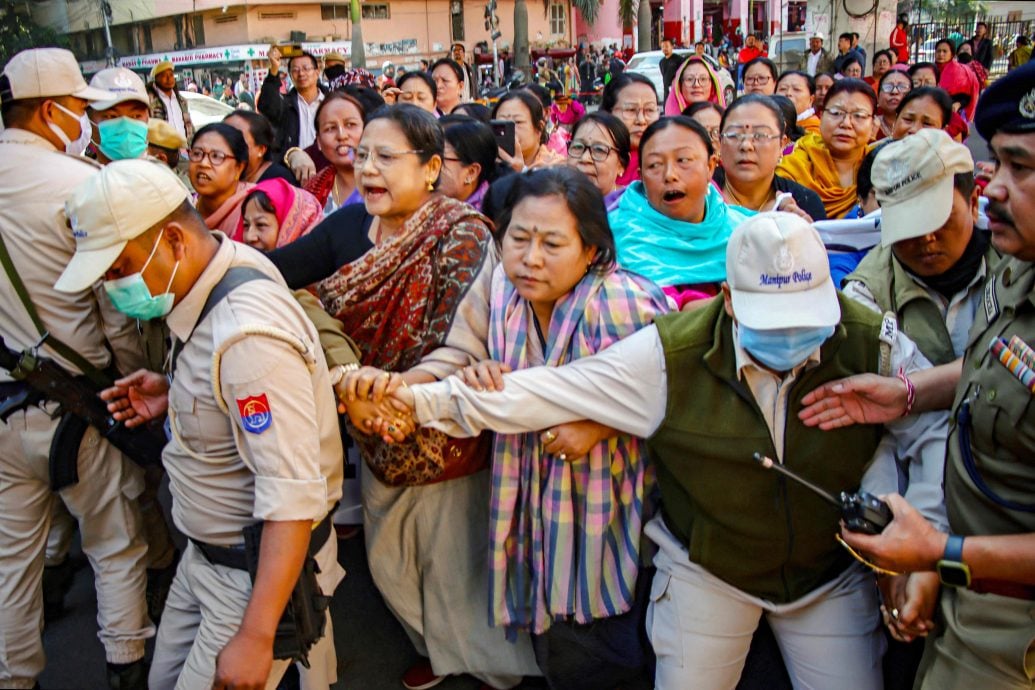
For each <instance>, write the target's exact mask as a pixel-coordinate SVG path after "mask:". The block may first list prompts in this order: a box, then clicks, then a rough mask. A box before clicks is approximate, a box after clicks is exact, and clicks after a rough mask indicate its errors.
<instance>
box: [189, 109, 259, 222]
mask: <svg viewBox="0 0 1035 690" xmlns="http://www.w3.org/2000/svg"><path fill="white" fill-rule="evenodd" d="M187 155H188V157H189V158H190V167H189V168H188V175H189V176H190V183H191V186H192V187H194V191H195V192H196V195H195V197H194V206H195V207H196V208H197V209H198V212H199V213H200V214H201V215H202V216H203V217H204V218H205V225H207V226H208V227H209V228H210V229H212V230H219V231H221V232H223V234H225V235H226V236H227V237H232V236H233V235H234V234H235V233H236V232H237V228H238V226H239V225H240V223H241V202H243V201H244V198H245V197H246V196H248V192H249V190H251V188H252V187H254V186H255V185H253V184H252V183H250V182H242V181H241V176H242V175H244V170H245V168H246V167H247V166H248V144H247V143H246V142H245V140H244V135H243V134H241V132H240V131H238V130H236V129H234V128H233V127H231V126H230V125H228V124H226V123H223V122H213V123H212V124H208V125H205V126H204V127H202V128H201V129H199V130H198V131H197V132H196V133H195V134H194V141H192V142H191V144H190V150H189V151H188V152H187Z"/></svg>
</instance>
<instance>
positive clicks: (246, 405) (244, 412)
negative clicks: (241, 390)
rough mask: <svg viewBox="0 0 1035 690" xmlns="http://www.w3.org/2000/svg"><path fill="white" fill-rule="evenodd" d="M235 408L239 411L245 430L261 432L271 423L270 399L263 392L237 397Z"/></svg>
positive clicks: (254, 432)
mask: <svg viewBox="0 0 1035 690" xmlns="http://www.w3.org/2000/svg"><path fill="white" fill-rule="evenodd" d="M237 410H238V411H239V412H240V413H241V425H242V426H243V427H244V430H245V431H249V432H251V433H253V434H261V433H262V432H264V431H266V429H269V428H270V425H271V424H272V423H273V413H272V412H271V411H270V401H269V400H268V399H267V398H266V394H265V393H261V394H259V395H249V396H248V397H247V398H238V399H237Z"/></svg>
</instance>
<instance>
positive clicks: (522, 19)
mask: <svg viewBox="0 0 1035 690" xmlns="http://www.w3.org/2000/svg"><path fill="white" fill-rule="evenodd" d="M514 71H516V72H521V73H522V74H523V75H525V79H526V80H527V79H528V78H529V77H530V76H531V72H530V64H529V61H528V5H526V4H525V0H514Z"/></svg>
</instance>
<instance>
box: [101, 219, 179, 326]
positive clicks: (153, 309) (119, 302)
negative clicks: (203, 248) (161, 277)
mask: <svg viewBox="0 0 1035 690" xmlns="http://www.w3.org/2000/svg"><path fill="white" fill-rule="evenodd" d="M163 232H165V229H164V228H163V229H162V230H161V231H160V232H159V233H158V238H157V239H155V246H154V247H153V248H152V249H151V254H150V255H149V256H148V257H147V261H145V262H144V266H143V268H141V269H140V272H139V273H134V274H133V275H128V276H124V277H122V278H118V279H117V280H106V281H104V290H105V292H107V293H108V297H109V299H111V303H112V305H113V306H114V307H115V308H116V309H118V310H119V311H120V312H122V313H123V314H125V315H126V316H129V317H130V318H134V319H140V320H141V321H150V320H151V319H160V318H162V317H163V316H165V315H166V314H168V313H169V312H170V311H172V308H173V302H174V301H175V299H176V298H175V295H173V294H172V293H171V292H169V289H170V288H171V287H172V282H173V278H175V277H176V271H177V270H178V269H179V268H180V262H179V261H177V262H176V265H175V266H173V271H172V275H171V276H169V284H168V285H167V286H166V288H165V292H163V293H162V294H160V295H158V296H157V297H152V296H151V290H150V289H148V287H147V283H145V282H144V271H145V270H146V269H147V266H148V264H150V263H151V259H153V258H154V255H155V252H156V251H158V242H159V241H161V239H162V233H163Z"/></svg>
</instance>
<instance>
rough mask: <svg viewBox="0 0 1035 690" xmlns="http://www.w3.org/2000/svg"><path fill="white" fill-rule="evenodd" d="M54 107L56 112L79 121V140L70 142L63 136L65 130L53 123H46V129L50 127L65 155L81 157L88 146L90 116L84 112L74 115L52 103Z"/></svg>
mask: <svg viewBox="0 0 1035 690" xmlns="http://www.w3.org/2000/svg"><path fill="white" fill-rule="evenodd" d="M54 105H56V106H57V107H58V110H60V111H61V112H63V113H65V114H66V115H68V116H69V117H74V118H75V119H77V120H79V138H78V139H76V140H75V141H72V140H71V139H69V138H68V135H67V134H65V130H63V129H61V128H60V127H58V126H57V124H56V123H54V122H48V123H47V127H50V131H51V132H53V133H54V136H56V137H57V138H58V139H60V140H61V143H62V144H64V145H65V153H67V154H68V155H70V156H81V155H83V152H84V151H86V147H87V146H89V145H90V132H91V129H90V116H89V115H88V114H87V113H86V112H83V114H82V115H76V114H75V113H73V112H72V111H71V110H69V109H68V108H66V107H65V106H63V105H61V104H60V103H58V102H57V101H54Z"/></svg>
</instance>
